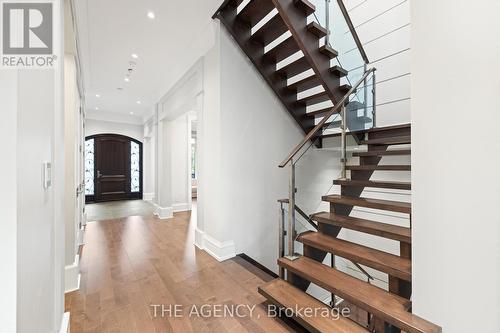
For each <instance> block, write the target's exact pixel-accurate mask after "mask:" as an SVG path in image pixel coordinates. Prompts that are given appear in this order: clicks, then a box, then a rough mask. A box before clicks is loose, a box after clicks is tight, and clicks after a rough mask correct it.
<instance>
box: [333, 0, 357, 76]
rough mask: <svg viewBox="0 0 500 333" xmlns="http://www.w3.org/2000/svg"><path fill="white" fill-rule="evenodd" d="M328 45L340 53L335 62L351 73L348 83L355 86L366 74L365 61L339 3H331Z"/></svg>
mask: <svg viewBox="0 0 500 333" xmlns="http://www.w3.org/2000/svg"><path fill="white" fill-rule="evenodd" d="M328 21H329V26H328V27H327V28H328V29H329V31H330V36H329V40H328V43H329V44H330V46H332V47H333V48H334V49H335V50H337V52H338V53H339V55H338V57H337V58H335V60H334V61H335V62H336V64H337V65H339V66H340V67H342V68H344V69H345V70H347V71H348V72H349V74H348V75H347V77H346V83H348V84H350V85H351V86H352V85H354V84H355V83H356V82H357V81H358V80H359V79H360V78H361V77H362V76H363V74H364V72H365V60H364V59H363V56H362V55H361V52H360V50H359V48H358V46H357V44H356V40H355V39H354V37H353V35H352V33H351V31H350V30H349V25H348V24H347V21H346V18H345V17H344V14H343V13H342V10H341V8H340V5H339V4H338V2H337V1H335V0H332V1H330V2H329V20H328Z"/></svg>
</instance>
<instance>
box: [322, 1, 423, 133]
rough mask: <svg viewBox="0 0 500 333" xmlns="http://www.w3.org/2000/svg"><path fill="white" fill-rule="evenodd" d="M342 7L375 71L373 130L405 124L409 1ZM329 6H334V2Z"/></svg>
mask: <svg viewBox="0 0 500 333" xmlns="http://www.w3.org/2000/svg"><path fill="white" fill-rule="evenodd" d="M417 1H418V0H417ZM344 3H345V5H346V7H347V9H348V11H349V16H350V17H351V20H352V21H353V24H354V26H355V28H356V31H357V33H358V35H359V38H360V40H361V42H362V43H363V47H364V49H365V52H366V53H367V56H368V59H369V60H370V66H372V67H376V68H377V74H376V75H377V126H379V127H380V126H388V125H393V124H401V123H409V122H410V77H411V75H410V73H411V71H410V27H411V24H410V22H411V21H410V0H344ZM332 5H334V6H337V4H336V2H335V1H333V2H332ZM333 46H334V48H335V45H333ZM347 69H350V68H347Z"/></svg>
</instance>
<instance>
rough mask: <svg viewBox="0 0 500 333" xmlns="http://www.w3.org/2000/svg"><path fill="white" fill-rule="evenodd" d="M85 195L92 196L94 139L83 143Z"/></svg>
mask: <svg viewBox="0 0 500 333" xmlns="http://www.w3.org/2000/svg"><path fill="white" fill-rule="evenodd" d="M85 195H94V139H90V140H87V141H85Z"/></svg>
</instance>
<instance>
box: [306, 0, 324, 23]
mask: <svg viewBox="0 0 500 333" xmlns="http://www.w3.org/2000/svg"><path fill="white" fill-rule="evenodd" d="M310 2H311V3H312V4H313V5H314V6H315V7H316V11H315V12H314V13H313V14H312V16H313V18H312V19H313V20H315V21H316V22H318V23H319V24H320V25H321V26H322V27H326V6H327V3H326V1H325V0H310ZM309 19H310V20H311V18H309Z"/></svg>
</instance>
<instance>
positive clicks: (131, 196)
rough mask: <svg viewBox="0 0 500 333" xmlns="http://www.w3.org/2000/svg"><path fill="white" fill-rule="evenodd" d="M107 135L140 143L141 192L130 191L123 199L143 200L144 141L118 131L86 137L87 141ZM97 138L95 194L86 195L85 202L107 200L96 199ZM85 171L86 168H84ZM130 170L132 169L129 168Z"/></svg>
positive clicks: (95, 169) (95, 173) (95, 171)
mask: <svg viewBox="0 0 500 333" xmlns="http://www.w3.org/2000/svg"><path fill="white" fill-rule="evenodd" d="M106 137H115V138H120V139H125V140H127V141H130V142H135V143H137V144H138V145H139V173H140V183H139V192H134V193H132V192H130V190H129V192H128V198H126V199H123V200H142V197H143V194H144V147H143V143H142V142H141V141H139V140H137V139H134V138H132V137H130V136H127V135H123V134H116V133H99V134H93V135H89V136H86V137H85V142H86V141H87V140H91V139H99V138H106ZM95 142H96V141H95V140H94V194H93V195H85V203H86V204H87V203H96V202H105V201H96V200H95V191H96V190H97V187H96V180H97V163H96V158H97V154H96V149H95ZM84 172H85V170H84ZM129 172H130V170H129ZM128 177H129V180H131V178H132V177H131V175H130V174H129V175H128Z"/></svg>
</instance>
